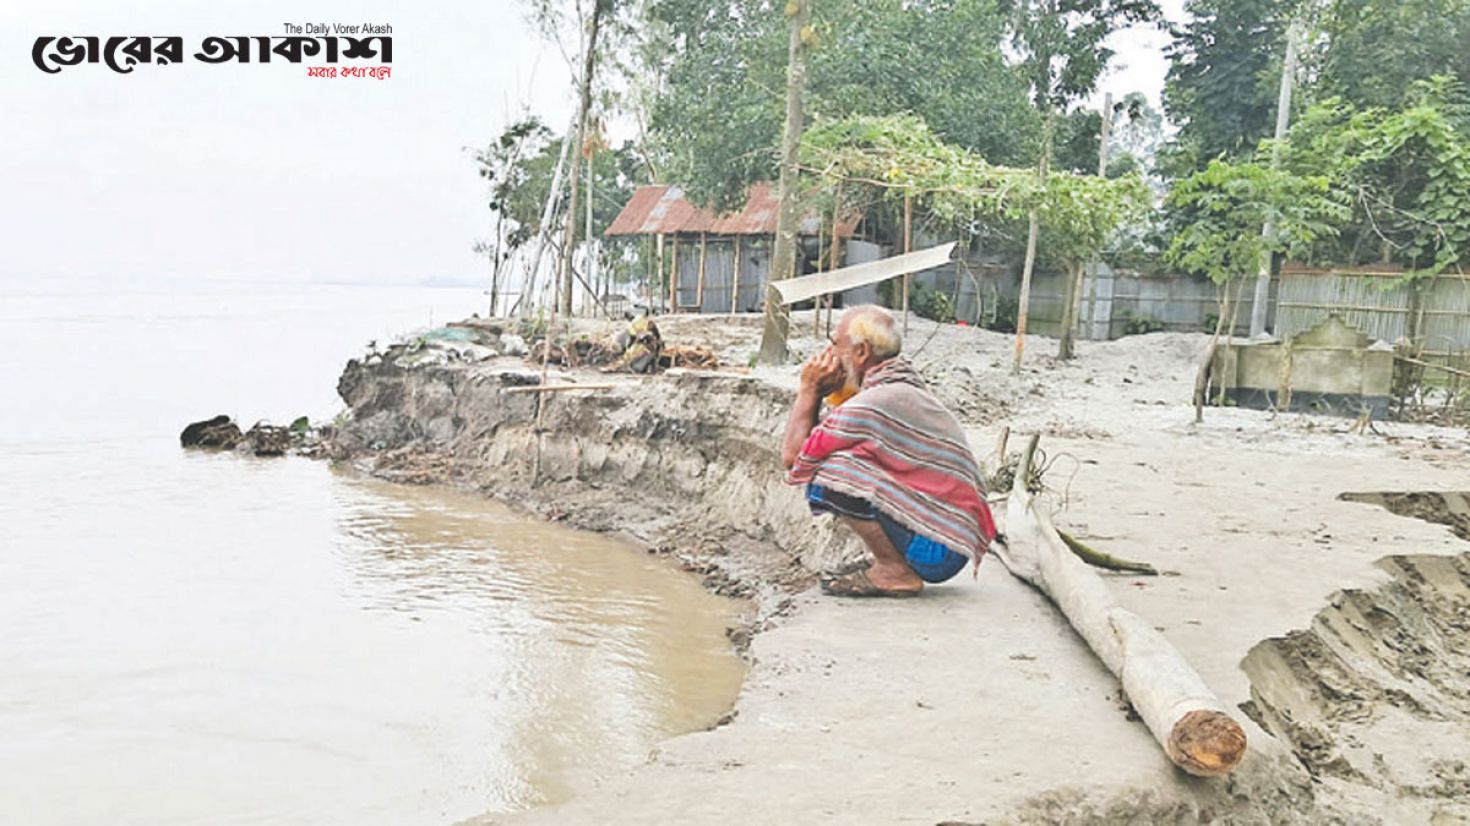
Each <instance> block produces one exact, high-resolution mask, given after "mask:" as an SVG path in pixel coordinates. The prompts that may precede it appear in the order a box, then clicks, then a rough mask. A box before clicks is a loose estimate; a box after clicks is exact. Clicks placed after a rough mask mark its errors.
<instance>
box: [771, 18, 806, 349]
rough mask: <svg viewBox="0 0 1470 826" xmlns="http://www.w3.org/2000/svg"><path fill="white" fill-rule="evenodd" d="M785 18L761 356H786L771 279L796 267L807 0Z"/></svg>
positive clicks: (785, 325) (782, 313)
mask: <svg viewBox="0 0 1470 826" xmlns="http://www.w3.org/2000/svg"><path fill="white" fill-rule="evenodd" d="M786 17H787V18H788V22H789V23H790V29H791V31H790V35H789V37H788V40H787V47H786V55H787V58H786V59H787V62H786V126H785V129H784V130H783V131H782V133H781V179H780V182H779V184H778V185H777V197H778V198H779V199H780V204H781V206H780V212H779V214H778V216H777V219H776V248H775V249H774V250H772V251H771V274H770V281H771V282H773V283H772V284H768V285H767V287H766V321H765V328H764V329H763V330H762V331H761V352H760V361H761V363H762V364H780V363H782V362H784V361H786V334H787V332H788V330H789V328H790V323H791V319H790V316H789V315H788V313H787V311H786V308H785V307H783V306H781V296H780V294H779V293H778V292H776V288H775V286H774V282H775V281H778V280H781V279H784V278H791V277H792V276H793V275H795V270H796V230H797V224H798V222H799V221H800V220H801V212H800V209H801V204H800V199H799V198H798V192H797V184H798V181H797V175H798V170H797V168H796V160H797V150H798V149H799V148H800V146H801V129H802V108H801V98H802V95H803V94H804V93H805V92H806V48H807V47H806V42H805V40H804V39H803V35H804V34H805V33H806V31H805V30H806V28H807V26H808V25H809V24H810V23H811V19H812V4H811V0H787V3H786Z"/></svg>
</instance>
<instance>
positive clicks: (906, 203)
mask: <svg viewBox="0 0 1470 826" xmlns="http://www.w3.org/2000/svg"><path fill="white" fill-rule="evenodd" d="M913 249H914V196H913V195H910V194H905V195H904V196H903V251H904V252H905V253H909V252H913ZM909 278H910V275H909V273H904V274H903V334H904V335H908V334H909Z"/></svg>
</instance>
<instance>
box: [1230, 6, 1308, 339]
mask: <svg viewBox="0 0 1470 826" xmlns="http://www.w3.org/2000/svg"><path fill="white" fill-rule="evenodd" d="M1300 39H1301V23H1300V22H1299V21H1297V20H1293V21H1292V22H1291V25H1290V26H1289V27H1287V29H1286V60H1285V61H1284V62H1283V64H1282V67H1281V91H1280V94H1279V95H1278V96H1277V98H1276V145H1275V146H1273V147H1272V148H1271V165H1272V166H1273V167H1276V166H1280V165H1281V141H1283V140H1285V139H1286V126H1287V122H1288V121H1289V120H1290V119H1291V88H1292V84H1294V83H1295V82H1296V60H1297V56H1296V44H1297V41H1298V40H1300ZM1275 234H1276V227H1275V226H1274V225H1273V224H1272V223H1271V222H1270V221H1267V222H1266V225H1265V226H1264V227H1262V228H1261V239H1262V240H1263V241H1267V242H1269V241H1270V238H1271V236H1273V235H1275ZM1270 298H1271V252H1270V251H1269V250H1262V251H1261V265H1260V269H1259V270H1257V271H1256V292H1255V298H1254V300H1253V301H1252V302H1251V338H1255V337H1256V336H1259V335H1262V334H1264V333H1265V332H1266V302H1267V301H1269V300H1270ZM1226 334H1227V335H1234V334H1235V331H1234V330H1227V331H1226Z"/></svg>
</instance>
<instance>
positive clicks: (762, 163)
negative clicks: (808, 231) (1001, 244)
mask: <svg viewBox="0 0 1470 826" xmlns="http://www.w3.org/2000/svg"><path fill="white" fill-rule="evenodd" d="M780 5H781V4H775V3H773V2H772V0H713V2H712V0H650V7H649V14H650V16H651V20H652V22H653V23H654V24H655V25H657V26H658V27H659V28H660V30H661V31H663V32H664V34H663V35H662V37H663V38H664V41H663V42H662V43H661V44H659V45H658V46H657V48H656V49H654V48H651V49H650V51H652V52H654V54H653V56H652V57H651V59H650V60H651V68H650V71H653V72H656V73H658V74H660V75H661V77H662V78H663V81H662V84H661V85H662V88H663V90H664V92H663V94H662V95H661V96H659V98H658V99H657V101H656V102H655V103H654V104H653V107H652V113H651V115H650V122H649V132H650V136H649V137H650V143H651V144H652V147H653V154H654V156H655V157H656V158H658V159H659V167H660V172H661V174H662V175H663V176H664V177H665V179H666V180H669V181H674V182H677V183H679V184H680V185H681V186H683V187H684V189H685V191H686V193H687V194H688V195H689V197H690V198H692V199H694V200H695V201H697V202H701V203H715V204H718V205H720V206H731V205H733V204H736V203H738V202H740V201H741V200H743V198H744V196H745V192H746V189H747V187H748V186H749V185H750V184H751V183H753V182H756V181H763V180H767V181H768V180H774V178H775V176H776V172H777V165H776V161H777V156H778V151H777V149H778V146H779V143H780V138H781V124H782V114H783V106H784V98H783V92H782V90H783V89H784V88H785V70H786V51H787V48H786V47H787V31H786V28H785V25H784V24H785V20H784V18H783V17H782V16H781V15H780V14H772V13H771V11H772V10H776V11H779V6H780ZM1004 26H1005V20H1004V18H1003V16H1002V15H1001V14H1000V13H999V11H998V9H997V5H996V2H995V0H824V2H822V3H819V4H815V6H814V8H813V21H812V24H811V31H812V35H813V37H814V39H815V42H814V48H812V49H811V51H810V54H809V55H808V59H807V86H806V89H807V91H806V108H807V111H808V112H809V113H810V115H811V116H812V117H813V118H817V119H825V120H840V119H842V118H844V117H847V116H849V115H889V114H894V113H897V112H912V113H915V114H918V115H920V116H921V117H922V118H924V120H925V121H927V122H929V123H930V124H932V125H933V126H934V128H935V130H936V131H937V132H939V133H940V134H942V135H943V136H944V137H945V138H946V139H947V140H950V141H953V142H955V143H957V144H958V145H960V146H964V147H966V148H969V149H973V150H976V151H979V152H981V153H982V154H984V155H985V156H986V157H988V158H990V159H992V160H995V161H998V162H1010V163H1018V162H1021V161H1022V160H1024V159H1025V158H1027V157H1030V156H1031V153H1032V152H1034V147H1035V145H1036V138H1037V135H1038V120H1037V118H1036V116H1035V113H1034V112H1033V111H1032V110H1031V108H1030V107H1029V106H1028V105H1027V102H1026V84H1025V81H1024V79H1023V78H1021V77H1020V75H1019V74H1018V73H1017V72H1016V70H1015V69H1014V68H1013V67H1011V66H1008V65H1007V64H1006V62H1005V59H1004V57H1003V53H1002V48H1001V46H1002V43H1003V40H1004Z"/></svg>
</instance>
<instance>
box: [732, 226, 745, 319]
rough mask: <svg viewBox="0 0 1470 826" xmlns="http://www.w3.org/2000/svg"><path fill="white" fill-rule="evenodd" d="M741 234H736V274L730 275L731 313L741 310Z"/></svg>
mask: <svg viewBox="0 0 1470 826" xmlns="http://www.w3.org/2000/svg"><path fill="white" fill-rule="evenodd" d="M743 243H744V242H743V240H742V239H741V237H740V236H738V235H737V236H735V274H734V275H732V276H730V315H734V314H736V313H738V312H740V247H741V245H742V244H743Z"/></svg>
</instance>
